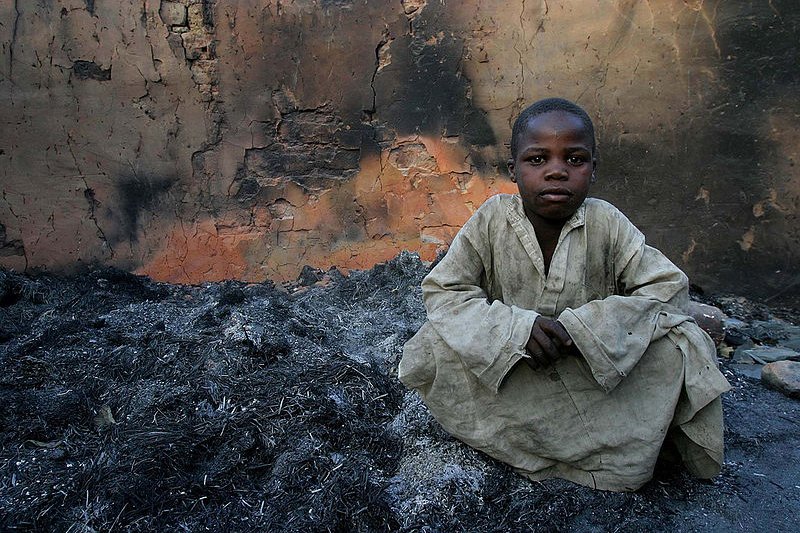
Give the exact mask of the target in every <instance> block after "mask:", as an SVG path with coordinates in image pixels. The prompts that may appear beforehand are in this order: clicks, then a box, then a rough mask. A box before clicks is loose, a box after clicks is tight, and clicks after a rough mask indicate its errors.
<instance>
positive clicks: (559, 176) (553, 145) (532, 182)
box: [508, 111, 595, 227]
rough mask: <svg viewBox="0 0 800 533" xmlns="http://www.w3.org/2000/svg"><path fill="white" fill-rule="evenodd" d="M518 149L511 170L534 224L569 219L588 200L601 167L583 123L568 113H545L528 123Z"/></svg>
mask: <svg viewBox="0 0 800 533" xmlns="http://www.w3.org/2000/svg"><path fill="white" fill-rule="evenodd" d="M518 148H519V149H518V151H517V157H516V159H510V160H509V161H508V169H509V171H510V172H511V179H512V180H513V181H515V182H516V183H517V186H518V187H519V194H520V196H521V197H522V205H523V207H524V208H525V214H526V215H527V216H528V219H529V220H530V221H531V223H532V224H533V225H534V227H536V226H537V224H538V223H542V222H545V223H553V222H562V223H563V222H565V221H566V220H567V219H568V218H569V217H571V216H572V215H573V214H574V213H575V211H576V210H577V209H578V207H580V205H581V204H582V203H583V201H584V200H585V199H586V195H587V194H588V193H589V183H590V181H591V179H592V173H593V172H594V168H595V160H594V154H593V153H592V138H591V136H590V135H588V134H587V132H586V129H585V128H584V126H583V122H582V121H581V119H580V118H578V117H577V116H575V115H573V114H571V113H568V112H566V111H550V112H548V113H543V114H541V115H538V116H536V117H534V118H532V119H531V120H530V121H528V124H527V128H525V131H524V132H523V133H522V135H521V137H520V139H519V144H518Z"/></svg>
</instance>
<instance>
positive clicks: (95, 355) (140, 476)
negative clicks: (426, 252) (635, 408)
mask: <svg viewBox="0 0 800 533" xmlns="http://www.w3.org/2000/svg"><path fill="white" fill-rule="evenodd" d="M426 271H427V268H426V267H425V266H424V265H423V264H422V263H421V262H420V261H419V260H418V259H417V258H416V257H415V256H412V255H408V254H403V255H401V256H399V257H398V258H397V259H395V260H393V261H391V262H389V263H387V264H386V265H380V266H377V267H375V268H374V269H372V270H370V271H365V272H353V273H351V274H350V275H349V276H343V275H341V274H339V273H337V272H336V271H335V270H333V271H331V272H329V273H327V274H326V276H325V280H326V281H329V283H327V286H320V285H321V284H319V283H317V285H315V286H303V285H310V284H312V283H314V282H315V281H317V280H318V279H319V278H320V273H318V272H314V271H311V270H308V271H306V272H305V273H304V275H303V276H302V277H301V280H302V283H298V285H296V286H295V287H291V288H290V290H288V291H287V290H285V289H280V288H277V287H275V286H273V285H272V284H271V283H264V284H244V283H236V282H225V283H213V284H206V285H202V286H179V285H168V284H161V283H155V282H152V281H150V280H148V279H146V278H141V277H136V276H133V275H130V274H127V273H123V272H120V271H114V270H98V271H90V272H87V273H86V274H85V275H81V276H76V277H69V278H62V277H56V276H53V275H44V274H41V275H30V276H29V275H19V274H15V273H12V272H3V271H0V369H2V372H0V406H2V409H0V529H1V530H4V531H8V530H10V531H14V530H41V531H73V532H90V531H110V530H114V531H260V530H264V531H266V530H270V531H289V530H291V531H294V530H299V531H304V530H307V531H382V530H402V531H453V530H470V531H529V530H530V531H555V530H564V529H570V530H574V531H598V530H602V531H637V532H639V531H654V530H680V531H731V530H744V531H752V530H756V529H764V530H768V531H797V530H800V447H798V446H797V440H798V436H800V417H798V414H799V413H800V408H799V406H800V402H798V401H797V400H792V399H790V398H788V397H785V396H783V395H781V394H779V393H777V392H773V391H771V390H768V389H765V388H764V387H763V386H762V385H761V384H760V383H759V382H757V381H754V380H750V379H749V378H743V377H739V376H738V375H736V374H734V373H733V372H732V371H731V370H730V369H729V368H727V366H726V365H727V363H723V369H724V370H725V373H726V375H727V377H728V378H729V380H730V381H731V383H732V384H733V386H734V389H733V391H731V392H730V393H728V394H726V395H725V398H724V406H725V413H726V417H727V418H726V423H727V435H726V436H727V442H726V446H727V456H726V464H725V467H724V470H723V472H722V474H721V475H720V476H719V477H718V478H716V479H715V480H713V481H711V482H702V481H698V480H694V479H692V478H690V477H689V476H688V475H687V474H686V473H685V472H683V471H680V470H676V469H667V468H660V469H658V470H657V472H656V476H655V478H654V479H653V481H651V482H650V483H648V484H647V485H646V486H645V487H644V488H642V489H641V490H639V491H638V492H636V493H632V494H616V493H609V492H602V491H594V490H590V489H587V488H583V487H580V486H577V485H573V484H571V483H569V482H565V481H560V480H552V481H546V482H542V483H534V482H530V481H527V480H525V479H523V478H521V477H518V476H516V475H515V474H514V473H512V472H511V471H510V470H509V469H508V468H506V467H505V466H504V465H502V464H499V463H497V462H495V461H493V460H492V459H489V458H488V457H486V456H484V455H482V454H480V453H478V452H475V451H473V450H471V449H469V448H467V447H466V446H465V445H463V444H461V443H460V442H458V441H455V440H454V439H452V438H451V437H449V436H448V435H447V434H446V433H444V432H443V431H442V430H441V429H440V428H439V427H438V425H437V424H436V423H435V422H434V421H433V420H432V419H431V417H430V415H429V414H428V412H427V411H426V409H425V408H424V406H423V405H422V404H421V403H420V401H419V399H418V398H417V396H416V395H415V394H413V393H409V392H406V391H405V390H404V389H403V387H402V386H401V385H400V383H399V382H398V381H397V378H396V374H397V372H396V368H397V363H398V360H399V357H400V354H401V349H402V345H403V343H404V342H405V341H406V339H408V338H409V337H410V336H411V335H412V334H413V333H414V332H415V331H416V329H417V328H418V327H419V326H420V325H421V323H422V320H423V315H424V313H423V309H422V304H421V299H420V290H419V282H420V280H421V278H422V276H423V275H424V274H425V272H426ZM724 301H725V302H728V304H729V305H728V307H729V309H726V311H728V312H729V313H730V312H734V313H735V314H736V318H738V319H741V320H744V321H748V320H757V319H759V320H763V319H764V317H765V316H770V312H771V310H770V309H768V308H765V307H763V306H757V305H755V304H750V303H749V302H747V301H744V300H742V299H733V298H729V299H727V300H724ZM793 313H794V312H793V311H792V310H783V316H784V318H789V319H792V320H796V319H797V315H796V314H793Z"/></svg>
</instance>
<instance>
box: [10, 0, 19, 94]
mask: <svg viewBox="0 0 800 533" xmlns="http://www.w3.org/2000/svg"><path fill="white" fill-rule="evenodd" d="M21 15H22V13H21V12H20V10H19V0H14V22H13V23H12V26H11V43H10V44H9V46H8V79H9V80H11V81H12V83H11V84H10V90H11V96H12V99H11V101H12V102H13V101H14V99H13V96H14V83H13V80H14V46H15V45H16V43H17V30H18V29H19V18H20V16H21Z"/></svg>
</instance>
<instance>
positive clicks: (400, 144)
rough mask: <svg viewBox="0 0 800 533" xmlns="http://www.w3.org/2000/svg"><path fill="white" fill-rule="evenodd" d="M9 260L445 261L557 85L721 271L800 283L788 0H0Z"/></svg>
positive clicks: (277, 265)
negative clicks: (516, 135)
mask: <svg viewBox="0 0 800 533" xmlns="http://www.w3.org/2000/svg"><path fill="white" fill-rule="evenodd" d="M0 15H2V16H0V21H2V26H0V42H2V54H3V57H2V61H0V63H2V66H1V67H0V68H2V71H1V72H0V75H1V76H2V79H0V88H1V90H2V92H1V93H0V94H2V97H1V99H0V107H1V108H2V111H3V117H4V127H3V132H2V137H0V173H2V174H0V180H2V185H1V186H0V189H2V190H1V191H0V192H1V193H2V198H0V265H2V266H5V267H11V268H16V269H20V270H22V269H25V268H36V267H45V268H49V269H53V270H59V271H69V270H72V269H74V268H76V266H79V265H85V264H91V263H96V262H100V263H105V264H111V265H115V266H118V267H121V268H125V269H128V270H132V271H136V272H140V273H145V274H148V275H151V276H153V277H155V278H158V279H164V280H170V281H179V282H199V281H203V280H218V279H224V278H238V279H246V280H262V279H264V278H272V279H292V278H294V277H295V276H296V275H297V273H298V272H299V271H300V269H301V268H302V266H303V265H305V264H310V265H313V266H316V267H321V268H327V267H329V266H331V265H338V266H340V267H345V268H354V267H355V268H363V267H369V266H371V265H372V264H374V263H375V262H377V261H382V260H385V259H387V258H389V257H392V256H394V255H395V254H396V253H397V252H398V251H400V250H403V249H408V250H414V251H418V252H420V253H421V255H423V257H425V258H428V259H430V258H432V257H434V255H435V254H436V252H437V250H440V249H443V248H444V247H446V245H447V243H448V242H449V241H450V239H451V238H452V236H453V235H454V233H455V231H457V229H458V227H459V226H460V225H461V224H462V223H463V222H464V220H466V218H467V217H468V216H469V215H470V213H471V212H472V211H474V209H475V208H477V206H478V205H480V203H481V202H482V201H483V200H484V199H485V198H487V197H488V196H489V195H491V194H494V193H496V192H500V191H507V192H508V191H513V190H514V188H513V185H512V184H511V183H509V181H508V179H507V175H506V172H505V168H504V167H505V165H504V162H505V160H506V158H507V143H508V138H509V134H510V124H511V122H512V121H513V118H514V117H515V115H516V114H517V113H518V112H519V110H520V109H521V108H522V107H523V106H524V105H525V104H526V103H529V102H531V101H533V100H535V99H537V98H540V97H544V96H550V95H563V96H566V97H568V98H571V99H574V100H576V101H578V102H579V103H580V104H582V105H583V106H584V107H586V108H587V110H588V111H589V112H590V114H591V115H592V116H593V117H595V118H596V125H597V130H598V136H599V140H600V166H599V169H598V174H599V177H600V179H599V181H598V183H597V184H596V186H595V189H594V191H593V194H594V195H596V196H600V197H603V198H607V199H609V200H611V201H613V202H614V203H616V204H617V205H618V206H619V207H620V208H621V209H623V211H625V212H626V213H627V214H628V215H629V217H630V218H631V219H632V220H633V221H634V222H635V223H637V225H639V226H640V227H641V228H642V229H643V230H644V231H645V233H646V234H647V235H648V238H649V240H650V242H652V243H653V244H655V245H657V246H659V247H660V248H661V249H662V250H664V251H665V252H666V253H667V254H668V255H669V256H670V258H671V259H673V261H675V262H676V263H677V264H678V265H680V266H681V267H682V268H684V269H685V270H686V271H687V273H689V275H690V277H691V278H692V280H693V281H694V282H695V283H697V284H698V285H700V286H702V287H705V288H707V289H709V290H727V291H732V292H740V293H744V294H748V295H752V296H756V297H761V298H773V299H774V300H781V299H792V298H797V297H798V294H800V272H798V270H799V269H798V268H797V265H798V264H800V227H798V226H799V225H798V222H797V216H798V212H799V211H800V206H799V205H798V204H800V171H798V169H797V166H796V164H795V163H796V161H797V158H798V146H800V144H798V143H799V142H800V138H798V134H797V133H796V132H797V131H798V130H799V129H800V128H798V126H800V105H798V103H797V99H796V98H795V95H796V94H797V91H798V88H800V87H798V85H800V80H799V79H798V77H799V76H798V66H797V65H798V63H799V62H798V45H797V43H798V42H800V29H799V28H798V25H800V14H798V12H797V10H796V8H794V7H793V6H792V5H791V4H790V2H788V1H779V0H772V1H771V2H766V1H765V2H745V1H728V2H722V1H717V2H709V1H705V2H703V1H700V0H692V1H682V0H680V1H678V0H676V1H672V0H650V1H649V2H648V1H635V0H613V1H612V0H597V1H589V2H586V1H582V0H581V1H579V0H567V1H563V2H553V1H548V2H544V1H538V2H537V1H533V0H525V1H511V2H501V1H499V0H467V1H464V2H447V1H444V0H436V1H432V0H428V1H425V0H414V1H412V0H406V1H400V0H395V1H379V0H370V1H363V0H362V1H347V0H321V1H311V0H301V1H294V2H269V1H265V0H258V1H256V0H244V1H239V2H233V1H230V0H216V1H215V0H175V1H169V2H168V1H161V2H159V1H157V0H142V1H141V2H128V3H126V2H94V1H92V2H89V1H86V0H74V1H55V0H52V1H48V2H37V3H29V2H22V1H16V2H5V3H3V5H2V6H0Z"/></svg>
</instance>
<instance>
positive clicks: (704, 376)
mask: <svg viewBox="0 0 800 533" xmlns="http://www.w3.org/2000/svg"><path fill="white" fill-rule="evenodd" d="M595 152H596V147H595V135H594V127H593V125H592V121H591V119H590V118H589V117H588V115H587V114H586V112H585V111H584V110H583V109H581V108H580V107H578V106H577V105H575V104H573V103H571V102H569V101H567V100H562V99H557V98H552V99H546V100H541V101H539V102H536V103H535V104H533V105H531V106H530V107H528V108H527V109H525V110H524V111H523V112H522V113H521V114H520V116H519V117H518V118H517V120H516V122H515V124H514V127H513V131H512V139H511V159H510V160H509V163H508V166H509V170H510V173H511V179H512V180H513V181H514V182H515V183H516V184H517V186H518V188H519V193H518V194H513V195H506V194H501V195H497V196H494V197H492V198H490V199H489V200H487V201H486V202H485V203H484V204H483V205H482V206H481V207H480V208H479V209H478V210H477V211H476V212H475V214H474V215H473V216H472V217H471V218H470V219H469V220H468V221H467V222H466V224H465V225H464V227H463V228H462V229H461V230H460V231H459V233H458V234H457V235H456V237H455V239H454V240H453V243H452V245H451V246H450V249H449V250H448V252H447V254H446V255H445V257H444V258H443V259H442V260H441V261H440V262H439V264H438V265H436V266H435V267H434V268H433V269H432V271H431V272H430V273H429V274H428V276H427V277H426V278H425V279H424V281H423V282H422V289H423V300H424V303H425V308H426V311H427V317H428V320H427V322H426V323H425V324H424V325H423V326H422V328H421V329H420V330H419V332H418V333H417V334H416V335H415V336H414V337H413V338H412V339H410V340H409V341H408V343H406V345H405V347H404V353H403V358H402V360H401V362H400V368H399V374H400V380H401V381H402V382H403V383H404V384H405V385H406V386H407V387H409V388H412V389H416V390H417V391H418V392H419V393H420V395H421V396H422V398H423V400H424V402H425V404H426V405H427V406H428V408H429V409H430V411H431V413H432V414H433V415H434V416H435V417H436V419H437V420H438V421H439V423H441V425H442V426H443V427H444V428H445V429H446V430H447V431H448V432H449V433H450V434H452V435H453V436H455V437H457V438H458V439H460V440H462V441H464V442H465V443H467V444H469V445H470V446H472V447H474V448H476V449H478V450H481V451H483V452H485V453H487V454H488V455H490V456H492V457H494V458H496V459H498V460H500V461H503V462H505V463H507V464H509V465H511V466H512V467H514V468H515V469H516V470H517V471H518V472H520V473H521V474H523V475H525V476H527V477H529V478H531V479H534V480H540V479H546V478H551V477H559V478H564V479H568V480H571V481H573V482H576V483H580V484H582V485H587V486H589V487H594V488H598V489H605V490H614V491H631V490H636V489H637V488H639V487H641V486H642V485H643V484H644V483H646V482H647V481H648V480H649V479H650V478H651V477H652V475H653V469H654V467H655V464H656V460H657V459H658V457H659V454H660V453H661V452H662V449H667V448H669V449H671V450H672V451H674V452H676V455H677V456H679V457H680V460H681V461H682V462H683V463H684V464H685V466H686V468H687V469H688V470H689V471H690V472H691V473H692V474H694V475H695V476H698V477H701V478H710V477H712V476H714V475H716V474H718V473H719V471H720V468H721V465H722V461H723V442H722V434H723V426H722V408H721V401H720V394H721V393H723V392H725V391H726V390H728V389H729V388H730V386H729V384H728V382H727V381H726V380H725V378H724V377H723V376H722V374H721V373H720V372H719V370H718V368H717V364H716V355H715V354H716V351H715V347H714V344H713V343H712V341H711V339H710V338H709V337H708V335H706V333H705V332H703V331H702V330H701V329H700V328H699V327H698V326H697V324H695V322H694V321H693V320H692V319H691V318H690V317H689V316H688V312H687V306H688V303H689V292H688V280H687V277H686V275H685V274H684V273H683V272H682V271H681V270H680V269H678V268H677V267H676V266H675V265H674V264H672V263H671V262H670V261H669V260H668V259H667V258H666V257H665V256H664V255H663V254H661V252H659V251H658V250H656V249H655V248H652V247H650V246H648V245H647V244H646V243H645V238H644V236H643V235H642V233H641V232H640V231H639V230H638V229H637V228H636V227H635V226H634V225H633V224H632V223H631V222H630V221H629V220H628V219H627V218H626V217H625V216H624V215H623V214H622V213H621V212H620V211H619V210H618V209H616V208H615V207H614V206H613V205H611V204H609V203H608V202H605V201H603V200H599V199H595V198H588V197H587V195H588V192H589V188H590V184H591V183H592V182H593V181H594V179H595V167H596V160H595Z"/></svg>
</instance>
